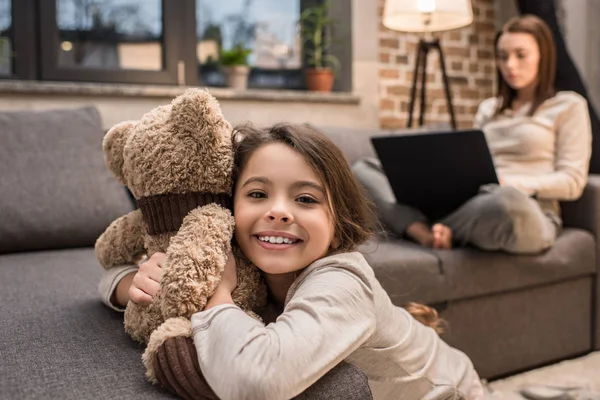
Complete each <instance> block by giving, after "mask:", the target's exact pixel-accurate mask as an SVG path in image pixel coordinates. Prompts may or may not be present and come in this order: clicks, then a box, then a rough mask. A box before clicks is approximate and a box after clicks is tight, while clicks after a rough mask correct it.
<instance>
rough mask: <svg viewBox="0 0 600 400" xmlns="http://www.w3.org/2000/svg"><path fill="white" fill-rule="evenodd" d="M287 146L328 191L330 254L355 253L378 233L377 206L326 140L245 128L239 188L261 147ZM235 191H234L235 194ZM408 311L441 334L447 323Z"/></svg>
mask: <svg viewBox="0 0 600 400" xmlns="http://www.w3.org/2000/svg"><path fill="white" fill-rule="evenodd" d="M272 143H283V144H286V145H288V146H290V147H291V148H292V149H294V150H295V151H297V152H298V153H300V155H302V156H303V157H304V159H305V160H306V162H307V163H308V164H309V165H310V166H311V168H312V169H313V171H314V172H315V174H316V175H317V177H318V178H319V179H320V180H321V182H322V183H323V185H325V190H326V194H327V197H328V204H329V208H330V209H329V213H330V215H331V216H332V218H333V223H334V230H335V234H334V240H333V243H337V245H336V246H335V249H332V250H331V252H332V253H333V252H335V253H342V252H348V251H354V250H356V248H357V247H358V245H360V244H361V243H363V242H364V241H365V240H367V239H368V238H369V237H370V236H371V235H373V234H374V232H375V231H376V230H378V229H379V226H378V222H377V221H378V220H377V217H376V213H375V210H374V208H373V205H372V203H371V202H370V201H369V200H368V198H367V196H366V193H365V192H364V189H363V187H362V186H361V185H360V184H359V183H358V181H357V180H356V179H355V178H354V175H353V174H352V171H351V169H350V166H349V165H348V162H347V161H346V159H345V157H344V155H343V153H342V151H341V150H340V149H339V148H338V147H337V146H336V145H335V144H334V143H333V142H332V141H331V140H330V139H329V138H328V137H327V136H325V135H324V134H322V133H321V132H319V131H316V130H314V129H311V128H310V127H308V126H305V125H294V124H286V123H279V124H276V125H273V126H271V127H269V128H266V129H258V128H255V127H253V126H251V125H243V126H240V127H237V128H236V129H235V130H234V135H233V147H234V154H235V158H234V160H235V161H234V167H233V168H234V169H233V182H234V188H235V185H236V184H237V182H238V180H239V177H240V176H241V174H242V172H243V170H244V168H245V166H246V164H247V163H248V160H249V159H250V156H252V154H253V153H254V151H256V150H257V149H259V148H260V147H262V146H265V145H268V144H272ZM234 190H235V189H234ZM406 309H407V310H408V311H409V312H410V313H411V314H412V315H413V317H415V319H417V320H418V321H420V322H422V323H423V324H425V325H427V326H431V327H432V328H434V329H435V330H436V331H437V332H438V333H439V332H440V331H441V327H442V325H443V321H442V320H440V319H439V318H438V315H437V312H436V311H435V310H433V309H431V308H429V307H427V306H424V305H420V304H415V303H410V304H408V305H407V306H406Z"/></svg>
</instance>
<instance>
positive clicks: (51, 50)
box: [38, 0, 183, 85]
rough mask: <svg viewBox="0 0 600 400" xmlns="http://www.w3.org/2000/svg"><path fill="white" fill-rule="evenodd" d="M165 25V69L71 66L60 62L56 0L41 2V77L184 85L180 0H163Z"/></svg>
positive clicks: (163, 44)
mask: <svg viewBox="0 0 600 400" xmlns="http://www.w3.org/2000/svg"><path fill="white" fill-rule="evenodd" d="M161 2H162V24H163V40H162V48H163V56H162V57H163V59H162V62H163V70H161V71H148V70H137V69H122V70H114V69H103V68H69V67H61V66H59V65H58V56H57V50H58V48H59V45H60V39H59V32H58V24H57V21H56V1H55V0H52V1H49V0H41V1H40V2H39V12H38V15H39V16H40V18H39V29H40V30H39V32H40V47H39V49H40V73H39V77H40V80H55V81H79V82H81V81H83V82H100V83H131V84H169V85H177V84H181V83H182V82H181V80H182V78H181V74H182V72H180V71H179V66H178V64H179V60H180V57H179V56H180V53H181V52H180V46H181V44H180V38H181V37H182V36H183V33H182V29H181V25H180V24H179V19H180V16H181V14H182V7H181V5H182V3H181V1H180V0H161Z"/></svg>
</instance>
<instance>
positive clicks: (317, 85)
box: [300, 0, 340, 92]
mask: <svg viewBox="0 0 600 400" xmlns="http://www.w3.org/2000/svg"><path fill="white" fill-rule="evenodd" d="M329 6H330V3H329V0H326V1H324V2H323V3H321V4H319V5H318V6H315V7H309V8H307V9H305V10H304V11H303V12H302V14H301V15H300V27H301V31H302V37H303V38H304V43H305V44H306V45H307V46H305V52H306V56H307V64H308V66H307V68H305V76H306V85H307V86H308V89H309V90H313V91H319V92H330V91H331V88H332V87H333V81H334V78H335V72H336V70H337V69H338V68H339V64H340V63H339V60H338V59H337V58H336V57H335V56H333V55H331V54H327V51H328V50H329V48H330V46H331V42H332V34H331V30H332V28H333V26H334V25H335V23H336V21H335V20H334V19H333V18H331V17H329V15H328V14H329Z"/></svg>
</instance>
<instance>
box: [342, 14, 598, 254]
mask: <svg viewBox="0 0 600 400" xmlns="http://www.w3.org/2000/svg"><path fill="white" fill-rule="evenodd" d="M495 52H496V65H497V69H498V93H497V96H496V97H493V98H490V99H487V100H485V101H483V102H482V103H481V104H480V106H479V109H478V111H477V115H476V116H475V127H476V128H480V129H482V130H483V131H484V133H485V136H486V139H487V142H488V146H489V148H490V151H491V153H492V157H493V159H494V162H495V165H496V171H497V174H498V176H499V181H500V186H497V185H490V186H486V187H483V188H482V190H481V193H480V194H479V195H478V196H476V197H474V198H473V199H471V200H470V201H468V202H467V203H465V204H464V205H463V206H462V207H460V208H459V209H458V210H456V211H455V212H454V213H452V214H450V215H449V216H448V217H446V218H445V219H443V220H442V221H437V222H438V223H436V224H434V225H433V226H432V227H431V228H430V227H429V224H428V222H427V218H426V216H424V215H423V214H422V213H420V212H419V211H418V210H415V209H413V208H411V207H407V206H404V205H400V204H396V203H395V199H394V196H393V192H392V190H391V188H390V186H389V183H388V182H387V178H386V177H385V175H384V173H383V171H382V170H381V168H380V166H379V165H378V162H377V161H376V160H372V159H371V160H362V161H360V162H358V163H357V164H356V165H355V166H354V167H353V170H354V172H355V174H356V176H357V178H358V179H359V180H360V182H361V183H362V184H363V185H364V186H365V187H366V188H367V189H368V191H369V193H370V194H371V196H372V197H373V199H374V201H375V203H376V204H377V205H378V207H379V209H380V211H381V216H382V220H383V221H384V223H385V224H386V225H387V226H388V227H389V229H390V230H391V231H392V232H394V233H396V234H398V235H407V236H409V237H410V238H412V239H414V240H415V241H417V242H419V243H421V244H423V245H425V246H431V247H434V248H440V249H449V248H451V247H452V245H453V244H456V243H457V244H460V245H464V244H472V245H475V246H477V247H479V248H481V249H484V250H502V251H506V252H510V253H521V254H522V253H526V254H527V253H528V254H532V253H539V252H542V251H544V250H546V249H548V248H549V247H550V246H552V244H553V243H554V241H555V239H556V237H557V235H558V233H559V232H560V229H561V226H562V221H561V218H560V208H559V201H562V200H576V199H577V198H579V196H581V193H582V191H583V188H584V187H585V185H586V182H587V174H588V166H589V162H590V156H591V137H592V134H591V128H590V117H589V114H588V106H587V102H586V100H585V99H584V98H583V97H581V96H580V95H578V94H576V93H574V92H558V93H556V91H555V89H554V76H555V65H556V50H555V45H554V42H553V39H552V34H551V32H550V30H549V28H548V26H547V25H546V24H545V23H544V22H543V21H542V20H541V19H539V18H538V17H535V16H533V15H523V16H519V17H515V18H513V19H511V20H510V21H508V22H507V23H506V24H505V25H504V27H503V29H502V31H501V32H500V34H499V35H498V36H497V37H496V43H495Z"/></svg>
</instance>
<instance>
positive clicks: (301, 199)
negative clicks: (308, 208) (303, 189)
mask: <svg viewBox="0 0 600 400" xmlns="http://www.w3.org/2000/svg"><path fill="white" fill-rule="evenodd" d="M296 201H297V202H299V203H304V204H317V203H318V201H317V200H316V199H314V198H313V197H310V196H300V197H298V198H297V199H296Z"/></svg>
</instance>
